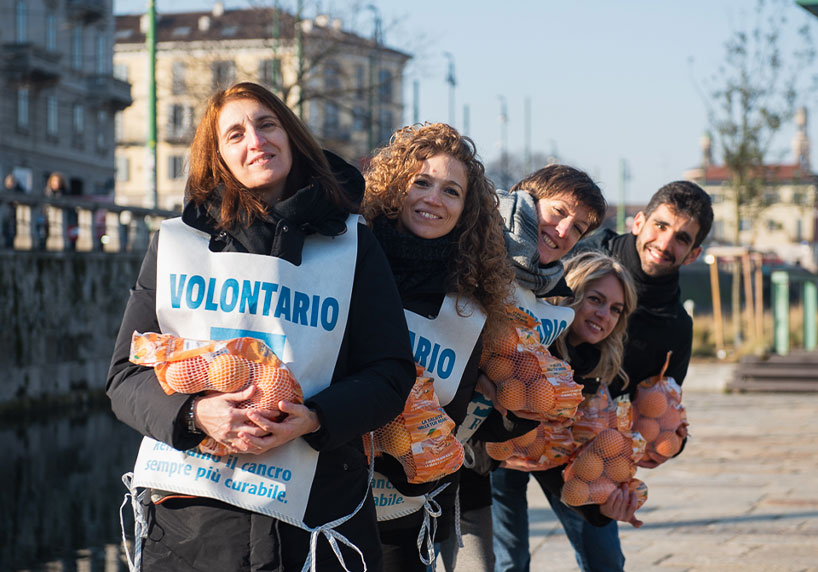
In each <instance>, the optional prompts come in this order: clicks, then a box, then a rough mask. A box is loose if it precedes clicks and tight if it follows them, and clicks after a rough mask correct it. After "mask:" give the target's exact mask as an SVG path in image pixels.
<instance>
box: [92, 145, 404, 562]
mask: <svg viewBox="0 0 818 572" xmlns="http://www.w3.org/2000/svg"><path fill="white" fill-rule="evenodd" d="M328 158H329V159H330V163H331V166H332V167H333V170H334V171H335V172H336V173H337V174H338V178H339V181H340V182H341V183H342V185H343V188H344V190H345V191H346V192H347V194H348V195H349V197H350V198H351V199H352V200H354V201H357V200H360V197H361V196H362V193H363V178H362V177H361V176H360V173H358V171H357V170H356V169H354V168H353V167H351V166H349V165H347V164H346V163H344V162H343V161H342V160H340V159H339V158H337V157H334V156H331V155H328ZM214 212H215V209H213V208H207V205H203V206H196V205H193V204H188V205H187V206H186V207H185V209H184V213H183V216H182V220H183V221H184V222H185V223H186V224H188V225H190V226H192V227H193V228H196V229H199V230H203V231H205V232H208V233H210V235H211V241H210V250H211V251H215V252H249V253H252V254H258V255H261V256H274V257H279V258H283V259H286V260H288V261H290V262H293V263H294V264H299V263H300V257H301V249H302V247H303V243H304V239H305V238H306V237H307V236H309V235H310V234H313V233H319V234H322V235H326V236H334V235H337V234H339V233H340V232H343V231H344V229H345V226H344V221H345V220H346V218H347V216H348V214H349V213H347V212H344V211H343V210H340V209H338V208H337V207H336V206H335V205H334V204H333V203H331V202H330V201H329V200H328V199H327V198H326V195H325V194H324V192H323V191H322V190H321V189H320V188H318V187H317V186H316V185H314V184H313V185H310V186H308V187H306V188H304V189H301V190H299V191H297V192H296V193H294V194H293V195H292V196H291V197H289V198H288V199H286V200H284V201H281V202H280V203H279V204H277V205H276V207H275V208H274V209H271V210H270V211H269V213H268V217H266V218H265V219H264V220H256V221H255V222H254V223H253V224H252V225H251V226H250V227H249V228H247V229H241V228H236V229H228V230H219V229H218V227H217V224H216V220H215V218H214V216H213V213H214ZM357 232H358V251H357V260H356V267H355V273H354V284H353V289H352V297H351V300H350V310H349V318H348V322H347V325H346V330H345V332H344V336H343V341H342V343H341V348H340V352H339V355H338V360H337V362H336V365H335V369H334V373H333V375H332V380H331V384H330V385H329V386H328V387H327V388H326V389H324V390H322V391H321V392H319V393H318V394H316V395H314V396H312V397H311V398H310V399H309V400H308V401H307V405H308V406H310V407H311V408H313V409H314V410H315V411H316V413H317V414H318V417H319V419H320V422H321V429H320V430H319V431H317V432H316V433H314V434H311V435H308V436H305V437H304V439H305V440H306V441H307V442H308V443H309V444H310V445H311V446H312V447H313V448H314V449H316V450H317V451H319V453H320V454H319V457H318V465H317V469H316V474H315V478H314V482H313V487H312V491H311V493H310V499H309V502H308V505H307V509H306V513H305V517H304V520H305V522H306V523H307V524H308V525H310V526H316V525H319V524H323V523H325V522H328V521H331V520H333V519H335V518H338V517H341V516H344V515H346V514H349V513H350V512H352V510H353V509H354V508H355V506H356V505H357V504H358V502H359V501H360V499H361V498H363V497H364V493H365V492H366V489H367V486H368V483H367V470H368V467H367V461H366V457H365V456H364V454H363V450H362V442H361V435H362V434H364V433H366V432H368V431H371V430H373V429H375V428H376V427H379V426H381V425H383V424H385V423H386V422H388V421H389V420H390V419H392V418H394V417H395V416H396V415H398V414H399V413H400V412H401V410H402V409H403V404H404V402H405V401H406V397H407V396H408V394H409V391H410V389H411V387H412V383H413V381H414V377H415V368H414V362H413V359H412V355H411V348H410V346H409V337H408V330H407V328H406V321H405V318H404V315H403V310H402V308H401V304H400V298H399V296H398V293H397V289H396V287H395V283H394V280H393V278H392V274H391V272H390V269H389V265H388V263H387V261H386V258H385V256H384V254H383V251H382V250H381V248H380V246H379V245H378V243H377V241H376V240H375V238H374V237H373V236H372V233H371V232H370V231H369V229H368V228H366V226H364V225H363V224H359V225H358V229H357ZM159 240H161V237H160V236H159V235H158V234H157V236H156V237H154V240H153V242H152V243H151V245H150V247H149V249H148V252H147V254H146V255H145V259H144V261H143V263H142V269H141V271H140V273H139V277H138V279H137V282H136V285H135V286H134V288H133V289H132V290H131V295H130V298H129V300H128V304H127V308H126V310H125V315H124V317H123V321H122V325H121V328H120V331H119V336H118V338H117V341H116V346H115V349H114V355H113V358H112V361H111V367H110V370H109V373H108V381H107V393H108V396H109V397H110V399H111V402H112V407H113V410H114V412H115V413H116V415H117V417H118V418H119V419H121V420H122V421H124V422H125V423H127V424H128V425H130V426H131V427H133V428H134V429H136V430H137V431H139V432H140V433H142V434H143V435H147V436H150V437H152V438H154V439H157V440H159V441H163V442H165V443H168V444H169V445H171V446H172V447H174V448H176V449H180V450H184V449H188V448H191V447H194V446H195V445H196V444H197V443H198V442H199V440H200V437H197V436H196V435H193V434H191V433H189V432H188V430H187V429H186V425H185V423H184V422H183V421H182V420H181V419H180V413H181V412H182V411H183V409H184V405H185V404H186V402H187V401H188V399H190V397H189V396H187V395H182V394H174V395H169V396H168V395H165V394H164V392H163V391H162V389H161V388H160V387H159V384H158V383H157V380H156V376H155V374H154V371H153V369H151V368H145V367H141V366H136V365H133V364H131V363H130V362H129V361H128V356H129V349H130V338H131V334H132V333H133V332H134V331H135V330H138V331H141V332H148V331H159V324H158V322H157V318H156V256H157V246H158V241H159ZM191 502H195V499H194V501H191ZM201 504H202V506H205V505H206V506H211V505H214V504H215V505H216V507H215V508H214V509H213V510H224V509H228V510H229V511H230V512H231V513H233V512H236V511H239V512H246V511H241V509H236V508H235V507H227V505H222V504H221V503H217V502H216V501H203V502H202V503H201ZM368 507H369V510H371V511H372V513H371V518H372V522H373V528H374V505H372V503H371V502H370V503H368ZM365 512H367V511H366V510H365V511H364V513H365ZM362 514H363V513H362ZM258 516H259V515H254V518H255V517H258ZM242 522H245V524H246V526H248V527H249V526H250V524H249V523H250V520H249V519H248V520H246V521H242ZM237 526H238V525H237ZM242 526H244V525H242ZM241 535H242V533H241V531H239V532H238V534H237V536H241ZM244 537H245V538H247V539H250V538H251V536H250V534H249V531H248V532H247V534H245V536H244ZM268 541H269V540H268V539H266V536H265V540H264V541H263V542H268ZM269 550H273V551H274V550H276V548H275V547H269Z"/></svg>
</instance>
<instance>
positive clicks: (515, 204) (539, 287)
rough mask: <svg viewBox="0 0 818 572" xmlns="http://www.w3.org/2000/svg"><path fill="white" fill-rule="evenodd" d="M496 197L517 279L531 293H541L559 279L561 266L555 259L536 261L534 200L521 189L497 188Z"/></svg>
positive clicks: (538, 256)
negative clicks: (498, 200)
mask: <svg viewBox="0 0 818 572" xmlns="http://www.w3.org/2000/svg"><path fill="white" fill-rule="evenodd" d="M497 196H498V198H499V199H500V215H501V216H502V217H503V222H504V227H503V237H504V238H505V242H506V252H507V253H508V258H509V260H511V264H512V266H513V267H514V273H515V275H516V278H517V282H518V283H519V284H520V286H522V287H523V288H527V289H528V290H531V291H532V292H534V295H535V296H538V297H542V296H545V294H546V293H547V292H549V291H550V290H552V289H553V288H554V286H556V285H557V283H558V282H559V280H560V278H562V274H563V267H562V262H560V261H559V260H558V261H556V262H552V263H550V264H547V265H541V264H540V255H539V252H538V251H537V243H538V241H539V238H540V237H539V225H538V223H537V203H536V201H535V200H534V197H532V196H531V195H529V194H528V193H527V192H525V191H520V192H515V193H509V192H508V191H503V190H498V191H497Z"/></svg>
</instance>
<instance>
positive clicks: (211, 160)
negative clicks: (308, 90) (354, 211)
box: [186, 82, 349, 228]
mask: <svg viewBox="0 0 818 572" xmlns="http://www.w3.org/2000/svg"><path fill="white" fill-rule="evenodd" d="M240 99H251V100H254V101H256V102H258V103H260V104H261V105H263V106H264V107H266V108H268V109H269V110H271V111H272V112H273V113H275V114H276V116H277V117H278V120H279V121H280V122H281V126H282V128H283V129H284V131H285V132H286V133H287V139H288V141H289V144H290V150H291V153H292V157H293V164H292V167H291V169H290V173H289V174H288V175H287V180H286V183H285V185H284V197H287V196H289V195H290V194H291V193H293V192H294V191H296V190H298V189H300V188H302V187H305V186H307V185H308V184H310V183H313V182H316V183H318V184H319V185H320V186H321V188H322V189H323V190H324V192H325V193H326V194H327V196H328V197H329V199H330V200H331V201H333V202H335V203H336V204H338V205H339V206H342V207H348V206H349V205H348V202H347V200H346V199H345V197H344V195H343V193H342V191H341V188H340V186H339V185H338V183H337V181H336V180H335V177H334V176H333V174H332V170H331V169H330V166H329V163H328V162H327V159H326V157H324V153H323V151H322V150H321V146H320V145H319V144H318V142H317V141H316V140H315V138H314V137H313V136H312V135H311V134H310V132H309V130H308V129H307V127H306V126H305V125H304V123H303V122H302V121H301V120H300V119H299V118H298V117H297V116H296V115H295V114H294V113H293V112H292V111H291V110H290V108H289V107H287V106H286V105H285V104H284V102H283V101H281V100H280V99H279V98H278V97H276V96H275V95H274V94H273V93H272V92H270V91H269V90H267V89H266V88H264V87H262V86H260V85H258V84H255V83H250V82H244V83H237V84H236V85H234V86H232V87H229V88H227V89H224V90H221V91H218V92H216V93H215V94H213V95H212V96H211V97H210V99H209V100H208V102H207V107H206V109H205V112H204V115H203V116H202V121H201V123H199V126H198V127H197V128H196V135H195V136H194V137H193V144H192V146H191V148H190V175H189V177H188V185H187V190H186V194H187V198H188V199H189V200H191V201H193V202H194V203H197V204H202V203H204V202H206V201H207V200H208V199H209V198H210V197H211V195H212V194H213V191H214V189H216V188H217V187H222V188H223V190H224V191H223V196H222V201H221V208H220V218H221V220H220V221H219V224H220V226H221V227H222V228H229V227H231V226H233V225H234V224H236V223H237V222H238V223H241V224H244V225H249V224H250V223H251V222H252V221H253V219H255V218H256V217H258V216H261V215H263V214H264V212H265V210H266V206H265V205H264V203H263V202H262V201H261V200H260V199H259V197H258V196H257V195H256V193H253V192H251V191H249V190H248V189H247V188H245V187H244V186H243V185H242V184H241V183H239V181H238V180H237V179H236V178H235V177H234V176H233V173H231V172H230V169H229V168H228V167H227V165H226V164H225V162H224V159H222V157H221V155H220V154H219V129H218V124H219V114H220V113H221V110H222V108H223V107H224V105H225V104H226V103H228V102H230V101H236V100H240Z"/></svg>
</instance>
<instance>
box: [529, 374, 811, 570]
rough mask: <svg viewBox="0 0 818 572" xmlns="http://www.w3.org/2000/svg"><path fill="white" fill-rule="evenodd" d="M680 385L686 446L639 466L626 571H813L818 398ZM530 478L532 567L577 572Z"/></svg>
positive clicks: (626, 537) (627, 531) (624, 529)
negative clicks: (639, 495) (642, 485)
mask: <svg viewBox="0 0 818 572" xmlns="http://www.w3.org/2000/svg"><path fill="white" fill-rule="evenodd" d="M688 378H689V379H690V376H688ZM685 388H686V390H685V393H684V398H683V401H684V403H685V406H686V407H687V412H688V420H689V421H690V433H691V438H690V439H689V440H688V444H687V447H686V449H685V451H684V452H683V453H682V454H681V455H680V456H679V457H677V458H676V459H672V460H671V461H669V462H668V463H666V464H665V465H662V466H660V467H658V468H656V469H653V470H646V469H639V471H638V473H637V477H638V478H640V479H642V480H643V481H645V482H646V483H647V485H648V501H647V503H646V504H645V506H643V507H642V509H641V510H640V511H639V512H638V513H637V514H638V516H639V517H640V518H641V519H642V520H643V521H645V525H644V526H643V527H642V528H640V529H635V528H633V527H631V526H630V525H627V524H622V523H620V537H621V539H622V546H623V552H624V554H625V557H626V564H625V566H626V569H627V570H628V572H650V571H657V572H659V571H661V572H683V571H684V572H705V571H706V572H732V571H741V572H778V571H781V572H796V571H814V572H818V444H816V443H818V394H804V393H802V394H770V393H755V394H724V393H718V392H713V391H703V390H702V389H701V388H696V389H694V388H693V387H692V384H691V387H689V388H688V384H687V383H685ZM530 482H531V483H532V485H530V487H529V494H528V499H529V518H530V521H531V533H530V542H531V552H532V561H531V570H532V571H535V572H539V571H543V572H564V571H576V570H578V567H577V564H576V561H575V560H574V556H573V550H572V549H571V546H570V545H569V544H568V540H567V539H566V538H565V535H564V534H563V533H562V528H561V527H560V524H559V522H558V521H557V520H556V519H555V518H554V515H553V513H552V512H551V510H550V508H549V507H548V503H547V501H546V500H545V497H544V496H543V495H542V493H541V492H540V490H539V488H537V486H536V482H534V480H533V479H532V480H531V481H530Z"/></svg>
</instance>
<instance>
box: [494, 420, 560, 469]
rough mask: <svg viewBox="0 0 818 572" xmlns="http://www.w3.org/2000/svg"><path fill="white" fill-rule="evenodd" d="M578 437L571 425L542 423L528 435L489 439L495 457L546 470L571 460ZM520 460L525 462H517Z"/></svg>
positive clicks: (513, 463) (524, 467)
mask: <svg viewBox="0 0 818 572" xmlns="http://www.w3.org/2000/svg"><path fill="white" fill-rule="evenodd" d="M574 448H575V446H574V438H573V436H572V435H571V431H570V429H569V428H567V427H564V426H562V425H553V424H550V423H540V425H538V426H537V428H536V429H533V430H532V431H529V432H528V433H526V434H525V435H521V436H520V437H516V438H514V439H511V440H510V441H505V442H502V443H486V452H487V453H488V454H489V456H490V457H491V458H492V459H495V460H497V461H506V463H507V466H508V467H510V468H513V469H518V470H524V471H544V470H546V469H550V468H552V467H558V466H560V465H563V464H565V463H566V462H567V461H568V458H569V457H570V455H571V453H573V451H574ZM517 461H523V462H524V464H519V465H515V463H516V462H517Z"/></svg>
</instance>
